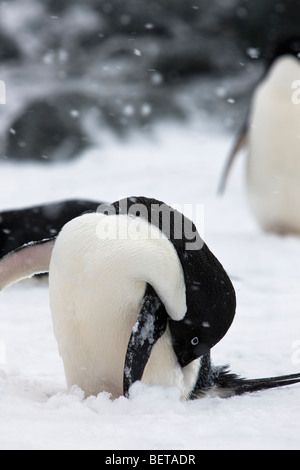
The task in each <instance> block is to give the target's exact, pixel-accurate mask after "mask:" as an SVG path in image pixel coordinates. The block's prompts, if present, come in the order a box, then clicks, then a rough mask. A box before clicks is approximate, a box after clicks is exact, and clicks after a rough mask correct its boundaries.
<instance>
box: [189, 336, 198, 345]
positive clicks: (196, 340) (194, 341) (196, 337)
mask: <svg viewBox="0 0 300 470" xmlns="http://www.w3.org/2000/svg"><path fill="white" fill-rule="evenodd" d="M191 343H192V345H193V346H197V344H198V343H199V338H198V336H195V338H193V339H192V340H191Z"/></svg>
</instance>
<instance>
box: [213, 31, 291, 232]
mask: <svg viewBox="0 0 300 470" xmlns="http://www.w3.org/2000/svg"><path fill="white" fill-rule="evenodd" d="M244 146H246V148H247V153H248V156H247V169H246V173H247V175H246V179H247V195H248V200H249V205H250V208H251V211H252V213H253V215H254V217H255V219H256V220H257V222H258V224H259V225H260V227H261V228H262V229H263V230H265V231H267V232H274V233H278V234H282V235H284V234H293V233H294V234H298V235H299V234H300V212H299V207H300V36H299V37H297V36H295V37H291V38H288V39H285V40H283V41H279V42H278V45H277V46H276V48H275V50H274V51H273V53H272V55H271V57H270V58H269V60H268V64H267V70H266V73H265V74H264V76H263V79H262V80H261V82H260V83H259V85H258V86H257V88H256V90H255V92H254V95H253V97H252V102H251V109H250V112H249V116H248V118H247V122H246V124H245V126H244V127H243V129H242V132H241V134H240V135H239V138H238V139H237V142H236V143H235V145H234V147H233V150H232V152H231V154H230V156H229V159H228V162H227V164H226V167H225V170H224V173H223V176H222V180H221V185H220V192H222V191H223V190H224V188H225V183H226V179H227V176H228V174H229V170H230V167H231V165H232V163H233V161H234V158H235V157H236V155H237V154H238V152H239V150H240V149H241V148H242V147H244Z"/></svg>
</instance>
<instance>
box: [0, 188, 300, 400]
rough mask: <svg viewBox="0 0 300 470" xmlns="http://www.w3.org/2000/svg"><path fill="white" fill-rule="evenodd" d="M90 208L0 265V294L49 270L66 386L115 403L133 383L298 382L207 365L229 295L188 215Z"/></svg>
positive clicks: (250, 386) (226, 390)
mask: <svg viewBox="0 0 300 470" xmlns="http://www.w3.org/2000/svg"><path fill="white" fill-rule="evenodd" d="M99 209H100V211H99V212H97V213H90V214H84V215H82V216H80V217H77V218H75V219H73V220H72V221H70V222H68V223H67V224H66V225H65V226H64V227H63V229H62V230H61V232H60V233H59V235H58V237H57V238H55V239H52V240H48V241H47V240H43V241H42V242H35V243H31V244H29V245H26V246H24V247H21V248H20V249H18V250H16V251H14V252H12V253H10V254H9V255H7V256H6V257H4V258H3V259H2V260H1V262H0V289H3V288H5V287H7V286H8V285H10V284H12V283H14V282H17V281H18V280H20V279H22V278H25V277H27V276H31V275H33V274H36V273H38V272H48V271H49V290H50V307H51V312H52V319H53V326H54V332H55V336H56V339H57V343H58V348H59V352H60V355H61V357H62V360H63V363H64V368H65V375H66V380H67V384H68V386H72V385H75V384H76V385H77V386H79V387H80V388H81V389H82V390H83V391H84V392H85V395H86V396H89V395H97V394H98V393H100V392H102V391H107V392H109V393H110V394H111V396H112V398H116V397H119V396H120V395H122V394H124V395H125V396H129V394H130V387H131V385H132V384H133V383H134V382H136V381H139V380H141V381H142V382H145V383H147V384H157V385H161V386H165V387H168V386H172V387H178V389H179V390H180V395H181V398H182V399H194V398H198V397H202V396H205V394H214V395H217V396H221V397H226V396H231V395H237V394H242V393H245V392H252V391H257V390H262V389H267V388H273V387H278V386H281V385H289V384H293V383H296V382H300V374H295V375H289V376H282V377H275V378H267V379H257V380H244V379H242V378H239V377H237V376H236V375H233V374H230V373H229V372H228V370H227V368H226V367H215V366H213V365H212V363H211V359H210V351H211V349H212V348H213V347H214V345H215V344H217V343H218V342H219V341H220V340H221V339H222V337H223V336H224V335H225V334H226V332H227V331H228V329H229V328H230V325H231V323H232V321H233V319H234V316H235V310H236V297H235V291H234V288H233V285H232V283H231V281H230V279H229V277H228V275H227V274H226V272H225V270H224V268H223V267H222V265H221V264H220V262H219V261H218V260H217V259H216V257H215V256H214V255H213V254H212V253H211V251H210V250H209V248H208V247H207V245H206V244H205V243H204V242H203V241H202V240H201V238H200V236H199V234H198V232H197V230H196V227H195V225H194V224H193V223H192V222H191V221H190V220H189V219H187V218H186V217H184V216H183V215H182V214H181V213H179V212H177V211H175V210H173V209H172V208H171V207H169V206H168V205H166V204H164V203H162V202H160V201H157V200H155V199H148V198H144V197H133V198H128V199H124V200H121V201H118V202H116V203H114V204H112V205H103V206H100V208H99Z"/></svg>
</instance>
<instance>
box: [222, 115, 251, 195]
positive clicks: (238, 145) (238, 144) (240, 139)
mask: <svg viewBox="0 0 300 470" xmlns="http://www.w3.org/2000/svg"><path fill="white" fill-rule="evenodd" d="M248 127H249V122H248V118H247V119H246V120H245V123H244V125H243V127H242V128H241V130H240V132H239V134H238V136H237V138H236V140H235V142H234V145H233V147H232V149H231V151H230V153H229V155H228V157H227V162H226V164H225V167H224V169H223V173H222V176H221V180H220V183H219V187H218V194H223V193H224V191H225V187H226V183H227V179H228V176H229V173H230V170H231V167H232V165H233V162H234V160H235V157H236V156H237V155H238V153H239V152H240V150H242V148H243V147H244V146H245V145H246V143H247V139H248Z"/></svg>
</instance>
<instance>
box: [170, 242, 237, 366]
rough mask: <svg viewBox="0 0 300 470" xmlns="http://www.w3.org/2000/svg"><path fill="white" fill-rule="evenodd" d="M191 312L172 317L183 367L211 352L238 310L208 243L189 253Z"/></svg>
mask: <svg viewBox="0 0 300 470" xmlns="http://www.w3.org/2000/svg"><path fill="white" fill-rule="evenodd" d="M185 258H186V259H185V262H183V264H182V266H183V271H184V276H185V280H186V303H187V311H186V314H185V316H184V318H183V319H182V320H180V321H174V320H172V319H169V326H170V331H171V336H172V341H173V347H174V351H175V353H176V355H177V358H178V362H179V364H180V365H181V367H185V366H187V365H188V364H189V363H190V362H191V361H193V360H195V359H197V358H199V357H201V356H203V355H204V354H207V353H208V352H209V351H210V349H211V348H212V347H213V346H215V345H216V344H217V343H218V342H219V341H220V340H221V339H222V338H223V336H224V335H225V334H226V332H227V331H228V329H229V327H230V325H231V323H232V321H233V318H234V315H235V309H236V297H235V291H234V288H233V286H232V283H231V281H230V279H229V277H228V276H227V274H226V272H225V270H224V268H223V267H222V265H221V264H220V263H219V261H218V260H217V259H216V258H215V256H214V255H213V253H211V251H210V250H209V249H208V247H207V245H206V244H204V245H203V247H202V248H201V249H200V250H197V251H195V252H193V251H191V252H190V253H187V254H186V257H185Z"/></svg>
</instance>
